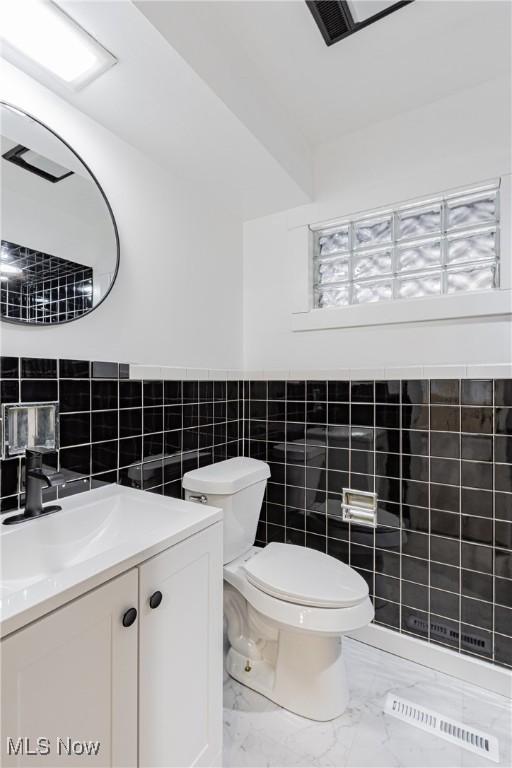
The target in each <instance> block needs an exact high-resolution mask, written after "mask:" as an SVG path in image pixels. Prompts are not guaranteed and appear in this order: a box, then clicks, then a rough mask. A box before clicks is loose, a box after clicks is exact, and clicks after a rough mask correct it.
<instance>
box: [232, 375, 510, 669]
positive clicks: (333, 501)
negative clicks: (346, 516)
mask: <svg viewBox="0 0 512 768" xmlns="http://www.w3.org/2000/svg"><path fill="white" fill-rule="evenodd" d="M245 418H246V421H245V438H246V443H245V452H246V454H248V455H250V456H254V457H258V458H261V459H264V460H266V461H268V462H269V464H270V468H271V473H272V477H271V481H270V482H269V485H268V491H267V497H266V501H265V504H264V507H263V509H262V514H261V520H260V524H259V528H258V541H259V542H260V543H261V544H264V543H266V542H269V541H286V542H290V543H293V544H299V545H306V546H308V547H314V548H315V549H319V550H321V551H322V552H328V553H329V554H331V555H333V556H334V557H337V558H339V559H341V560H343V561H344V562H347V563H350V565H351V566H353V567H354V568H355V569H356V570H357V571H358V572H359V573H360V574H361V575H362V576H363V577H364V578H365V579H366V581H367V582H368V585H369V588H370V592H371V594H372V595H373V597H374V602H375V612H376V617H375V622H376V623H377V624H381V625H384V626H387V627H390V628H393V629H395V630H399V631H400V632H403V633H407V634H410V635H413V636H417V637H421V638H423V639H425V640H428V641H429V642H431V643H436V644H441V645H444V646H448V647H451V648H454V649H455V650H457V651H460V652H461V653H464V654H470V655H477V656H480V657H483V658H485V659H488V660H490V661H494V663H496V664H500V665H508V666H512V380H508V379H507V380H494V381H492V380H485V381H482V380H469V379H467V380H457V379H449V380H430V381H428V380H414V381H410V380H404V381H352V382H349V381H268V382H267V381H253V382H246V383H245ZM343 488H353V489H358V490H363V491H372V492H376V493H377V495H378V500H379V501H378V517H377V520H378V526H377V528H376V529H372V528H369V527H362V526H361V525H356V524H353V523H346V522H343V520H342V518H341V493H342V489H343Z"/></svg>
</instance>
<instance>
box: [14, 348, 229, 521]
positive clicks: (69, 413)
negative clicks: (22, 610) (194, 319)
mask: <svg viewBox="0 0 512 768" xmlns="http://www.w3.org/2000/svg"><path fill="white" fill-rule="evenodd" d="M0 376H1V378H0V395H1V402H2V403H8V402H18V401H21V402H23V401H25V402H40V401H45V400H57V401H59V406H60V419H59V421H60V440H61V442H60V450H59V451H58V452H57V454H52V455H51V456H50V457H47V458H46V462H47V463H50V464H51V465H52V466H55V468H59V469H60V470H61V471H62V472H63V474H64V475H65V476H66V478H67V482H66V485H65V486H62V487H59V488H58V489H48V491H45V496H46V499H47V500H49V499H50V498H56V496H57V495H58V496H59V497H64V496H68V495H70V494H73V493H79V492H81V491H84V490H88V489H89V488H96V487H98V486H100V485H102V484H105V483H116V482H118V483H121V484H123V485H129V486H131V487H134V488H144V489H146V490H150V491H151V492H154V493H162V494H165V495H168V496H176V497H180V496H181V495H182V492H181V478H182V476H183V473H184V472H186V471H188V470H190V469H194V468H196V467H198V466H202V465H204V464H209V463H211V462H214V461H221V460H223V459H226V458H229V457H231V456H238V455H239V452H241V450H242V447H243V442H242V426H243V425H242V421H241V418H242V412H241V409H242V384H241V383H240V385H239V382H237V381H230V382H227V383H226V382H211V381H205V382H196V381H194V382H191V381H184V382H181V381H137V380H132V379H128V378H127V376H128V366H127V365H125V364H120V363H116V362H98V361H93V362H89V361H86V360H59V361H57V360H53V359H39V358H21V359H18V358H14V357H1V358H0ZM184 414H185V417H184ZM1 464H2V466H1V469H2V472H1V484H0V495H1V511H7V510H11V509H16V508H18V507H22V506H23V504H24V488H23V460H22V459H21V458H14V459H7V460H4V461H2V462H1Z"/></svg>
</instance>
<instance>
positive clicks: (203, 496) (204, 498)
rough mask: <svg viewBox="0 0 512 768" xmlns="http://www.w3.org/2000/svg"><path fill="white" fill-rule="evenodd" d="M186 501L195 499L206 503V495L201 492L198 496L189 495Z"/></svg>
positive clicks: (200, 502)
mask: <svg viewBox="0 0 512 768" xmlns="http://www.w3.org/2000/svg"><path fill="white" fill-rule="evenodd" d="M187 501H197V502H198V503H199V504H208V496H205V495H204V493H201V494H200V495H199V496H189V497H188V499H187Z"/></svg>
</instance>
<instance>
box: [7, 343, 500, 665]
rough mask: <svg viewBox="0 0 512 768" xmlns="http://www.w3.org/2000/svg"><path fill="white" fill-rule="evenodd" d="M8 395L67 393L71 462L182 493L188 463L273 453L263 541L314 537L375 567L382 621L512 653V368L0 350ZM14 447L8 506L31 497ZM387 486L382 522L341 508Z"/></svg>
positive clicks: (476, 652)
mask: <svg viewBox="0 0 512 768" xmlns="http://www.w3.org/2000/svg"><path fill="white" fill-rule="evenodd" d="M0 374H1V378H0V394H1V397H2V402H17V401H18V400H20V398H21V399H25V400H34V401H41V400H45V399H48V400H59V402H60V411H61V416H60V430H61V448H60V451H59V452H58V453H57V454H56V455H50V456H49V457H48V459H47V461H48V463H50V464H51V465H52V466H54V467H58V468H60V469H61V471H63V472H64V473H65V474H67V477H68V482H67V483H66V486H65V487H63V488H59V489H58V491H57V492H56V491H55V489H49V490H48V491H47V492H46V494H47V499H51V498H55V496H56V493H58V495H59V496H61V497H62V496H64V495H69V494H72V493H76V492H80V491H82V490H87V489H88V488H95V487H98V486H99V485H102V484H104V483H113V482H118V483H121V484H123V485H129V486H132V487H136V488H143V489H146V490H149V491H151V492H156V493H163V494H165V495H169V496H176V497H179V496H181V495H182V491H181V479H182V476H183V474H184V473H185V472H186V471H188V470H189V469H193V468H195V467H198V466H203V465H205V464H209V463H211V462H214V461H220V460H223V459H226V458H229V457H231V456H237V455H241V454H244V455H248V456H253V457H255V458H260V459H263V460H264V461H267V462H268V463H269V465H270V469H271V478H270V481H269V483H268V486H267V492H266V495H265V500H264V503H263V506H262V510H261V515H260V522H259V524H258V532H257V539H256V541H257V543H259V544H265V543H267V542H271V541H285V542H289V543H293V544H298V545H301V546H307V547H312V548H315V549H319V550H320V551H323V552H327V553H328V554H330V555H332V556H333V557H336V558H338V559H340V560H342V561H344V562H347V563H349V564H350V565H351V566H352V567H354V568H355V569H356V570H357V571H358V572H359V573H360V574H361V576H362V577H363V578H364V579H365V580H366V582H367V583H368V585H369V588H370V594H371V596H372V599H373V601H374V604H375V612H376V615H375V622H376V623H377V624H382V625H384V626H386V627H389V628H392V629H395V630H397V631H399V632H403V633H406V634H410V635H412V636H415V637H419V638H423V639H424V640H426V641H428V642H431V643H435V644H439V645H443V646H446V647H449V648H452V649H455V650H456V651H458V652H460V653H463V654H467V655H471V656H477V657H480V658H483V659H486V660H488V661H491V662H493V663H494V664H497V665H500V666H507V667H512V381H511V380H508V379H507V380H494V381H491V380H483V381H481V380H463V381H458V380H452V379H447V380H432V381H426V380H407V381H353V382H348V381H307V382H306V381H268V382H267V381H251V382H238V381H228V382H225V381H220V382H217V381H215V382H212V381H137V380H132V379H128V378H127V376H128V370H127V366H126V365H124V364H118V363H103V362H102V363H98V362H88V361H83V360H60V361H58V363H57V362H56V361H55V360H41V359H32V358H25V359H18V358H13V357H2V358H1V359H0ZM22 478H23V475H22V461H21V460H20V459H9V460H5V461H2V474H1V485H0V494H1V509H2V511H7V510H11V509H16V508H18V507H19V506H22V505H23V502H24V498H23V487H22ZM344 487H352V488H356V489H361V490H370V491H375V492H376V493H377V495H378V499H379V502H378V526H377V528H376V529H375V530H373V529H371V528H363V527H361V526H358V525H355V524H349V523H345V522H343V520H342V519H341V509H340V504H341V493H342V489H343V488H344Z"/></svg>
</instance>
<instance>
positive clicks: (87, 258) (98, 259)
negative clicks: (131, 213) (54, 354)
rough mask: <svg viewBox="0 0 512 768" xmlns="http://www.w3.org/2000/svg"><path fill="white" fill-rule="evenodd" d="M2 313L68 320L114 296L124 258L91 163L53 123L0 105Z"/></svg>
mask: <svg viewBox="0 0 512 768" xmlns="http://www.w3.org/2000/svg"><path fill="white" fill-rule="evenodd" d="M0 128H1V142H2V143H1V153H2V168H1V187H2V205H1V207H2V211H1V213H2V219H1V220H2V247H1V258H0V310H1V315H0V316H1V318H2V319H3V320H7V321H10V322H16V323H25V324H29V325H46V324H52V323H54V324H55V323H67V322H70V321H71V320H76V319H77V318H79V317H82V315H86V314H88V313H89V312H91V311H92V310H93V309H95V307H97V306H98V304H100V303H101V302H102V301H103V300H104V299H105V298H106V296H107V295H108V293H109V291H110V289H111V288H112V285H113V283H114V280H115V279H116V274H117V269H118V264H119V238H118V234H117V227H116V223H115V220H114V216H113V213H112V210H111V208H110V205H109V203H108V200H107V198H106V197H105V194H104V192H103V190H102V188H101V187H100V185H99V183H98V181H97V180H96V178H95V177H94V175H93V174H92V173H91V171H90V170H89V168H88V167H87V165H86V164H85V163H84V162H83V160H82V159H81V158H80V157H79V156H78V155H77V153H76V152H75V151H74V150H73V149H72V148H71V147H70V146H69V145H68V144H66V142H65V141H64V140H63V139H61V138H60V137H59V136H57V134H56V133H54V132H53V131H52V130H50V129H49V128H48V127H47V126H45V125H43V123H40V122H39V121H38V120H36V119H35V118H33V117H31V116H30V115H27V114H25V113H24V112H21V111H20V110H18V109H15V108H14V107H12V106H10V105H7V104H1V105H0Z"/></svg>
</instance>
